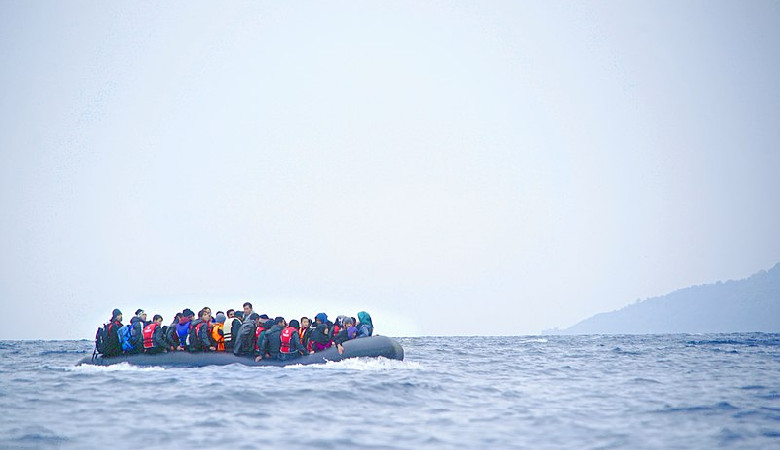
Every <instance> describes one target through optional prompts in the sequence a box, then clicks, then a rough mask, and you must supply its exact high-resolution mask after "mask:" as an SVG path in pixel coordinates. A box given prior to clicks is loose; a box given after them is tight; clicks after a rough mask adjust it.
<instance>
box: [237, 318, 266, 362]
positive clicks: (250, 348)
mask: <svg viewBox="0 0 780 450" xmlns="http://www.w3.org/2000/svg"><path fill="white" fill-rule="evenodd" d="M259 323H260V316H259V315H257V314H256V313H252V314H250V315H249V316H247V319H246V320H245V321H244V323H242V324H241V327H240V328H239V329H238V333H234V334H233V336H234V337H233V339H234V345H233V354H234V355H236V356H251V355H252V353H253V352H254V350H255V329H256V328H257V326H258V324H259Z"/></svg>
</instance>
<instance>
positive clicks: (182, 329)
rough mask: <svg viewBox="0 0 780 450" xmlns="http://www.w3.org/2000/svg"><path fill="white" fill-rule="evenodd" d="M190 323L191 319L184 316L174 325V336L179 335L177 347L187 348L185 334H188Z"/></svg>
mask: <svg viewBox="0 0 780 450" xmlns="http://www.w3.org/2000/svg"><path fill="white" fill-rule="evenodd" d="M191 323H192V317H190V316H185V317H182V318H181V319H179V324H178V325H176V334H178V335H179V345H181V346H182V347H184V348H186V347H187V334H189V332H190V324H191Z"/></svg>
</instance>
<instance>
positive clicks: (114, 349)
mask: <svg viewBox="0 0 780 450" xmlns="http://www.w3.org/2000/svg"><path fill="white" fill-rule="evenodd" d="M120 328H122V311H120V310H119V309H118V308H117V309H114V310H113V311H112V312H111V320H110V321H109V323H108V325H106V341H105V352H103V354H104V355H105V356H117V355H121V354H122V344H120V343H119V334H118V331H119V329H120Z"/></svg>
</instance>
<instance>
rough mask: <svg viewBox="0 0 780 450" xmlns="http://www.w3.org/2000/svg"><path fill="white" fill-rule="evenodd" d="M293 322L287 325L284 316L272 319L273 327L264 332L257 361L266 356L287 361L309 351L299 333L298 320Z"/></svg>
mask: <svg viewBox="0 0 780 450" xmlns="http://www.w3.org/2000/svg"><path fill="white" fill-rule="evenodd" d="M292 322H294V323H293V324H292V325H291V326H287V322H286V321H285V320H284V317H277V318H275V319H274V320H273V321H272V326H271V328H269V329H266V331H265V332H264V333H263V334H262V337H261V339H262V340H261V342H260V345H259V346H258V347H259V350H258V354H257V357H256V358H255V361H260V360H261V359H263V358H264V357H266V358H274V359H278V360H280V361H286V360H289V359H293V358H297V357H299V356H301V355H304V354H306V353H307V351H306V349H305V348H304V347H303V346H302V345H301V338H300V336H299V335H298V325H299V324H298V321H297V320H293V321H292ZM266 323H267V322H266Z"/></svg>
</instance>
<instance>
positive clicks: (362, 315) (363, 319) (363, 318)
mask: <svg viewBox="0 0 780 450" xmlns="http://www.w3.org/2000/svg"><path fill="white" fill-rule="evenodd" d="M358 320H359V321H360V323H365V324H368V325H371V326H374V324H372V323H371V316H370V315H369V314H368V313H367V312H365V311H360V312H359V313H358Z"/></svg>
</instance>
